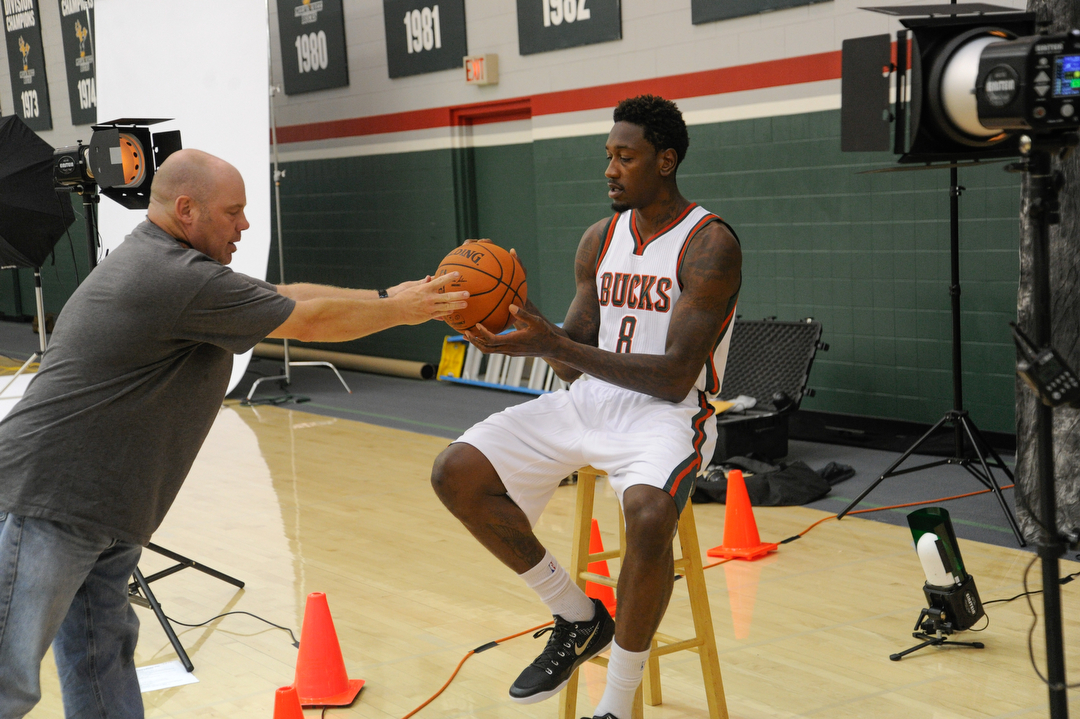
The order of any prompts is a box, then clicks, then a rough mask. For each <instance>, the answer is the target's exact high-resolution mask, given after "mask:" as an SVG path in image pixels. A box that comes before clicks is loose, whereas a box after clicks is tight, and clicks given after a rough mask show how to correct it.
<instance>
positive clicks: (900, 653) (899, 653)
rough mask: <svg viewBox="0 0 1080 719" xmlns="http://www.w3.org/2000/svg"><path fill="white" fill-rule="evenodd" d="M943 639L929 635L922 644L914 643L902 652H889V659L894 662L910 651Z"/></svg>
mask: <svg viewBox="0 0 1080 719" xmlns="http://www.w3.org/2000/svg"><path fill="white" fill-rule="evenodd" d="M944 641H945V640H944V639H938V638H937V637H931V638H930V639H927V640H926V641H925V642H923V643H922V644H916V645H915V646H913V647H912V648H911V649H905V650H904V651H902V652H897V653H896V654H890V655H889V659H892V660H893V661H894V662H898V661H900V660H901V659H903V658H904V657H906V656H907V655H908V654H911V653H912V652H917V651H919V650H920V649H922V648H923V647H929V646H933V645H936V644H941V643H943V642H944Z"/></svg>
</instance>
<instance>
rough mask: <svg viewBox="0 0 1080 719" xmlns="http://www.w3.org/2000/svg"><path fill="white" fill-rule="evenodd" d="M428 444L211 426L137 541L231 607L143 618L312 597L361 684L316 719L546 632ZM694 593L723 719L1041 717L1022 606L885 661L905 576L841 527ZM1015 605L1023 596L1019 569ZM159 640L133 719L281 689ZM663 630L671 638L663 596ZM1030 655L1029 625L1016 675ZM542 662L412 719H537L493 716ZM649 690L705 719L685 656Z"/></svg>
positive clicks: (201, 644) (262, 635)
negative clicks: (187, 669) (714, 656)
mask: <svg viewBox="0 0 1080 719" xmlns="http://www.w3.org/2000/svg"><path fill="white" fill-rule="evenodd" d="M446 444H447V440H446V439H442V438H439V437H432V436H428V435H422V434H415V433H410V432H405V431H401V430H396V429H388V428H384V427H377V426H374V425H369V424H363V423H359V422H354V421H350V420H344V419H335V418H329V417H323V416H316V415H311V414H305V413H303V412H298V411H294V410H291V409H284V408H275V407H262V408H257V409H253V408H241V407H239V406H235V405H232V406H229V407H226V408H223V409H222V411H221V414H220V416H219V418H218V421H217V423H216V424H215V426H214V429H213V431H212V432H211V435H210V437H209V439H208V440H207V442H206V445H205V446H204V448H203V451H202V454H201V455H200V457H199V460H198V461H197V462H196V464H195V467H194V469H193V471H192V473H191V475H190V477H189V478H188V480H187V484H186V485H185V487H184V489H183V491H182V492H181V493H180V496H179V498H178V500H177V502H176V505H175V506H174V508H173V510H172V512H171V513H170V514H169V516H168V518H167V519H166V520H165V523H164V525H163V526H162V528H161V529H160V531H159V532H158V533H157V535H156V536H155V537H154V541H155V542H156V543H158V544H160V545H162V546H164V547H167V548H169V549H173V550H175V551H178V552H180V553H181V554H185V555H188V556H190V557H192V558H194V559H196V560H198V561H201V562H203V563H205V564H208V565H210V566H212V567H215V568H217V569H220V570H222V571H224V572H226V573H229V574H232V575H235V576H237V577H239V578H241V579H243V580H244V581H245V582H247V587H246V588H245V589H244V590H242V591H237V590H236V589H235V588H234V587H232V586H230V585H228V584H225V583H223V582H220V581H217V580H215V579H212V578H210V577H208V576H206V575H203V574H200V573H198V572H195V571H193V570H184V571H182V572H180V573H178V574H175V575H173V576H171V577H168V578H165V579H163V580H161V581H159V582H156V583H155V584H154V585H153V588H154V590H155V592H156V594H157V596H158V598H159V600H160V601H161V602H162V605H163V606H164V608H165V610H166V612H167V613H168V614H169V615H170V616H171V617H173V618H175V619H178V620H180V621H184V622H189V623H197V622H201V621H204V620H206V619H208V618H210V617H212V616H214V615H216V614H219V613H222V612H226V611H232V610H245V611H250V612H254V613H256V614H258V615H261V616H263V617H265V618H267V619H269V620H270V621H273V622H275V623H278V624H283V625H286V626H290V627H292V628H293V629H294V631H296V633H297V635H298V636H299V632H300V625H301V622H302V619H303V611H304V604H305V598H306V596H307V594H308V593H309V592H313V591H322V592H326V594H327V596H328V599H329V605H330V609H331V612H332V613H333V617H334V621H335V623H336V626H337V631H338V635H339V638H340V641H341V646H342V651H343V654H344V656H345V662H346V666H347V668H348V672H349V675H350V676H351V677H353V678H362V679H365V680H367V686H366V687H365V688H364V690H363V692H362V693H361V694H360V696H359V698H358V700H357V702H356V703H355V704H354V705H353V706H352V707H351V708H343V709H331V710H329V711H328V712H327V716H328V717H334V716H342V717H344V716H351V717H371V718H373V719H383V718H385V717H399V718H400V717H403V716H404V715H405V714H406V713H408V712H409V711H411V710H412V709H413V708H415V707H416V706H417V705H419V704H420V703H421V702H423V701H424V700H425V699H427V698H428V697H429V696H430V695H431V694H432V693H434V692H435V691H436V690H437V689H438V688H439V687H440V686H441V685H442V684H443V682H444V681H445V680H446V679H447V677H448V676H449V675H450V673H451V671H452V670H453V669H454V667H455V666H456V665H457V663H458V661H459V660H460V659H461V658H462V656H463V655H464V654H465V653H466V652H467V651H469V650H470V649H473V648H475V647H478V646H480V645H482V644H485V643H487V642H489V641H491V640H493V639H498V638H501V637H504V636H507V635H510V634H515V633H517V632H520V631H522V630H525V629H528V628H530V627H534V626H536V625H538V624H541V623H543V622H545V621H547V620H548V619H550V616H549V615H547V614H546V612H545V609H544V607H543V605H542V604H540V602H539V601H538V600H536V599H535V597H534V596H533V595H532V593H531V592H530V591H529V590H528V589H527V588H526V587H525V586H524V584H523V583H522V582H521V581H520V580H518V579H517V578H516V577H515V576H514V575H513V574H512V573H511V572H510V571H509V570H507V569H505V568H504V567H502V566H501V565H500V564H499V563H498V562H496V560H495V559H493V558H492V557H490V556H489V555H488V554H487V553H486V552H485V551H484V550H483V549H482V548H481V547H480V546H479V545H478V544H477V543H476V542H475V541H474V540H473V539H472V538H471V537H470V536H469V535H468V534H467V533H466V531H465V530H464V529H463V528H462V527H461V526H460V525H459V524H458V523H457V522H456V520H454V519H453V518H452V517H451V516H450V515H449V514H448V513H447V512H446V511H445V510H444V509H443V507H442V506H441V505H440V504H439V502H438V500H437V499H436V498H435V497H434V495H433V494H432V492H431V489H430V486H429V484H428V475H429V471H430V467H431V463H432V460H433V459H434V458H435V456H436V455H437V454H438V453H439V451H440V450H441V449H442V448H443V447H445V446H446ZM574 491H575V490H574V488H572V487H563V488H560V489H559V490H558V491H557V492H556V494H555V498H554V500H553V501H552V503H551V505H550V506H549V508H548V511H547V513H546V514H545V515H544V517H543V519H542V520H541V523H540V525H539V526H538V527H537V533H538V534H539V536H540V537H541V539H542V540H543V541H544V542H545V543H546V544H547V545H548V546H549V547H550V548H551V550H552V551H553V552H554V553H555V554H556V556H558V557H559V558H560V560H561V561H563V562H564V563H566V562H568V560H569V551H570V549H569V548H570V537H569V526H570V520H571V515H572V512H573V499H574ZM696 512H697V521H698V527H699V535H700V539H701V545H702V547H703V548H707V547H711V546H714V545H717V544H720V543H721V540H722V535H723V512H724V508H723V507H722V506H720V505H714V504H710V505H699V506H698V507H697V508H696ZM825 516H828V515H827V514H826V513H824V512H822V511H820V510H814V509H808V508H801V507H787V508H759V509H758V510H756V517H757V522H758V527H759V529H760V532H761V535H762V537H763V538H764V539H766V540H771V541H776V540H779V539H782V538H784V537H788V536H791V535H793V534H796V533H797V532H799V531H801V530H803V529H804V528H806V527H807V526H808V525H810V524H811V523H813V522H814V521H816V520H818V519H820V518H822V517H825ZM616 517H617V515H616V504H615V498H614V495H613V494H612V493H611V491H610V489H609V488H608V487H607V486H606V485H602V487H601V489H600V490H598V498H597V518H598V520H599V522H600V527H601V531H602V534H603V537H604V540H605V543H608V542H612V541H614V540H615V537H616V536H617V519H616ZM962 551H963V553H964V559H965V562H966V564H967V567H968V569H969V571H970V572H971V573H972V574H973V575H974V576H975V578H976V581H977V582H978V587H979V590H980V593H981V595H982V598H983V600H984V601H986V600H990V599H996V598H1005V597H1011V596H1013V595H1015V594H1018V593H1019V592H1021V591H1023V587H1022V583H1021V578H1022V576H1023V573H1024V568H1025V566H1026V565H1027V564H1028V562H1029V561H1031V559H1032V558H1033V556H1034V555H1032V554H1031V553H1027V552H1021V551H1020V550H1017V549H1009V548H1003V547H998V546H992V545H989V544H980V543H977V542H970V541H964V542H963V543H962ZM167 564H168V562H167V560H164V559H163V558H161V557H160V556H158V555H154V554H152V553H149V552H147V553H146V554H144V560H143V564H142V568H143V571H144V572H146V573H147V574H149V573H150V572H152V571H156V570H158V569H161V568H163V567H165V566H167ZM1062 566H1063V574H1065V573H1070V572H1074V571H1077V570H1080V566H1078V565H1077V564H1076V563H1075V562H1069V561H1063V563H1062ZM612 569H615V567H614V566H613V567H612ZM706 578H707V581H708V585H709V594H710V601H711V604H712V613H713V619H714V622H715V626H716V634H717V643H718V648H719V652H720V662H721V669H722V671H723V676H724V682H725V688H726V691H727V703H728V708H729V711H730V714H731V716H732V717H739V718H740V719H758V718H766V717H770V718H772V717H803V716H806V717H823V718H826V717H827V718H830V719H832V718H843V717H873V718H875V719H889V718H893V717H895V718H896V719H916V718H920V717H925V718H927V719H930V718H933V719H949V718H952V717H1002V718H1004V717H1010V718H1012V717H1016V718H1021V717H1023V718H1025V719H1026V718H1032V719H1033V718H1034V717H1042V716H1046V715H1047V708H1046V707H1047V704H1046V696H1047V694H1046V691H1045V689H1044V687H1043V685H1042V684H1041V683H1040V681H1039V680H1038V679H1037V678H1036V676H1035V674H1034V672H1033V670H1032V668H1031V665H1030V663H1029V660H1028V649H1027V631H1028V627H1029V626H1030V623H1031V615H1030V613H1029V611H1028V608H1027V604H1026V603H1025V602H1024V600H1023V599H1020V600H1017V601H1014V602H1011V603H1002V604H992V605H990V607H989V608H988V613H989V617H990V620H991V621H990V625H989V627H988V628H987V630H986V631H985V632H983V633H981V634H973V633H971V632H966V633H965V634H964V635H963V636H961V637H958V638H960V639H968V640H970V639H978V640H981V641H983V642H985V643H986V648H985V649H982V650H977V649H966V648H965V649H957V648H953V649H937V648H928V649H925V650H922V651H921V652H918V653H916V654H914V655H912V656H910V657H908V658H906V659H904V660H903V661H901V662H899V663H896V662H891V661H889V658H888V655H889V654H890V653H892V652H896V651H898V650H900V649H904V648H906V647H908V646H910V645H912V644H914V643H915V640H913V639H912V638H911V627H912V624H913V623H914V620H915V618H916V617H917V616H918V613H919V609H920V608H921V607H922V606H923V598H922V593H921V589H920V588H921V585H922V583H923V574H922V570H921V568H920V566H919V562H918V558H917V557H916V555H915V552H914V551H913V550H912V548H911V539H910V534H909V533H908V531H907V530H906V529H904V528H900V527H895V526H891V525H888V524H884V523H881V522H874V521H869V520H865V519H858V518H849V519H845V520H843V521H842V522H835V521H829V522H825V523H824V524H822V525H820V526H819V527H817V528H816V529H814V530H812V531H811V532H810V533H809V534H807V535H806V536H805V537H804V538H803V539H801V540H799V541H796V542H793V543H791V544H787V545H782V546H781V548H780V551H779V552H778V553H776V554H774V555H771V556H770V557H768V558H767V559H764V560H761V561H758V562H753V563H742V562H734V563H729V564H725V565H722V566H718V567H715V568H712V569H708V570H706ZM1030 583H1031V586H1032V587H1036V586H1038V584H1039V574H1038V567H1035V568H1034V569H1033V570H1032V573H1031V577H1030ZM1076 586H1077V585H1075V584H1074V585H1066V586H1065V587H1063V603H1064V607H1065V618H1066V634H1067V638H1066V646H1068V647H1070V648H1071V651H1070V652H1069V654H1068V657H1067V660H1066V661H1067V665H1068V666H1070V667H1073V668H1074V671H1073V676H1076V672H1077V669H1076V667H1078V666H1080V652H1078V651H1076V645H1075V644H1071V645H1070V643H1069V642H1068V637H1071V636H1076V632H1077V631H1078V619H1077V617H1078V616H1080V612H1078V610H1080V593H1078V590H1076V589H1075V588H1074V587H1076ZM1035 600H1036V606H1037V607H1038V608H1039V609H1040V611H1041V600H1040V599H1039V597H1036V598H1035ZM137 612H138V614H139V617H140V619H141V621H142V635H141V638H140V641H139V646H138V651H137V657H136V659H137V663H138V664H139V665H140V666H141V665H147V664H155V663H159V662H164V661H169V660H172V659H175V655H174V653H173V651H172V648H171V646H170V645H169V643H168V640H167V639H166V638H165V635H164V633H163V632H162V630H161V627H160V626H159V625H158V624H157V622H156V620H155V618H154V616H153V614H152V613H150V611H149V610H144V609H137ZM177 629H178V630H182V631H180V632H179V635H180V638H181V640H182V642H183V644H184V646H185V647H187V650H188V652H189V653H190V655H191V658H192V660H193V661H194V663H195V675H196V676H197V677H198V679H199V682H198V683H197V684H191V685H186V686H181V687H176V688H172V689H165V690H161V691H157V692H151V693H147V694H145V695H144V699H145V702H146V707H147V716H148V717H230V718H235V717H266V718H267V719H269V717H271V716H272V713H273V701H274V690H275V688H277V687H279V686H284V685H286V684H289V683H291V681H292V677H293V668H294V664H295V659H296V654H297V653H296V649H294V648H293V646H292V645H291V643H290V641H289V638H288V635H287V634H286V633H285V632H282V631H280V630H277V629H272V628H270V627H267V626H266V625H264V624H262V623H260V622H258V621H256V620H254V619H251V618H249V617H245V616H230V617H226V618H224V619H222V620H219V621H216V622H213V623H212V624H210V625H209V626H206V627H202V628H198V629H184V628H183V627H177ZM662 630H663V631H665V632H667V633H669V634H674V635H676V636H678V635H682V634H686V635H689V631H690V616H689V610H688V603H687V599H686V594H685V589H683V588H680V587H679V586H678V585H676V589H675V593H674V596H673V598H672V602H671V606H670V608H669V610H668V614H667V617H666V618H665V620H664V625H663V627H662ZM1041 636H1042V626H1041V624H1040V626H1039V628H1038V629H1037V631H1036V637H1035V656H1036V657H1037V658H1039V657H1041V656H1042V655H1043V654H1042V652H1043V650H1042V646H1043V645H1042V641H1041ZM542 641H543V640H534V639H532V638H530V637H529V636H528V635H526V636H523V637H520V638H517V639H513V640H510V641H508V642H506V643H504V644H502V645H500V646H499V647H497V648H495V649H492V650H490V651H486V652H484V653H481V654H478V655H476V656H474V657H472V658H471V659H470V660H469V661H468V662H466V664H465V665H464V667H463V669H462V670H461V673H460V674H459V675H458V678H457V679H456V680H455V681H454V682H453V683H452V684H451V685H450V687H449V688H448V689H447V690H446V692H445V693H444V694H443V695H442V696H441V697H439V698H438V699H436V700H435V701H434V702H433V703H432V704H431V705H430V706H428V707H427V708H426V709H424V710H423V711H422V712H421V713H420V714H419V715H418V716H419V717H440V718H450V717H492V718H493V717H551V718H552V719H554V717H555V716H556V710H557V707H556V702H555V700H550V701H548V702H545V703H541V704H534V705H530V706H520V705H517V704H514V703H513V702H511V701H510V700H509V698H508V697H507V694H506V690H507V687H508V686H509V684H510V683H511V682H512V681H513V680H514V678H515V677H516V675H517V673H518V672H519V671H520V670H521V668H522V667H524V666H525V665H526V664H528V663H529V662H530V661H531V660H532V658H533V657H534V656H535V655H536V654H537V653H538V652H539V650H540V648H541V646H542ZM1040 664H1041V661H1040ZM661 676H662V679H663V696H664V704H663V705H662V706H660V707H655V708H650V707H646V716H647V717H655V718H657V719H661V718H663V719H675V718H677V717H705V716H706V715H707V712H706V710H705V697H704V692H703V690H702V688H701V684H700V682H701V675H700V671H699V665H698V660H697V657H696V656H694V655H693V654H690V653H682V654H677V655H674V656H672V657H666V658H665V659H663V660H661ZM584 680H585V681H584V683H583V690H582V692H581V694H580V696H581V703H580V706H579V710H580V711H579V714H580V715H582V716H584V715H586V714H589V713H590V712H591V709H592V707H593V705H594V703H595V702H596V701H597V700H598V699H599V698H600V695H601V693H602V691H603V682H604V670H603V669H600V668H599V667H596V666H594V665H588V666H587V667H586V669H585V670H584ZM42 682H43V692H44V699H43V701H42V703H41V705H40V706H39V707H38V708H37V709H36V710H35V711H34V712H32V713H31V714H30V716H31V717H36V718H44V717H59V716H62V709H61V704H60V698H59V686H58V683H57V678H56V672H55V668H54V667H53V665H52V659H51V657H48V658H47V659H46V663H45V665H44V666H43V672H42ZM1077 710H1078V707H1077V706H1076V705H1075V703H1074V706H1073V711H1077ZM305 714H306V715H307V716H319V711H317V710H307V711H306V712H305Z"/></svg>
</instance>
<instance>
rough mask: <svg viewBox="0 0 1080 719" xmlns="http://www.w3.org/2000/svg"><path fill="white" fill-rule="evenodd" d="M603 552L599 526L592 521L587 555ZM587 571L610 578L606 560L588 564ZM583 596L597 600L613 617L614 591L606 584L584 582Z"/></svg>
mask: <svg viewBox="0 0 1080 719" xmlns="http://www.w3.org/2000/svg"><path fill="white" fill-rule="evenodd" d="M602 551H604V542H603V540H602V539H600V525H599V524H597V523H596V520H595V519H594V520H593V521H592V531H591V532H590V533H589V554H599V553H600V552H602ZM589 571H590V572H592V573H593V574H599V575H600V576H602V577H610V576H611V574H610V573H609V572H608V568H607V560H606V559H601V560H600V561H599V562H589ZM585 596H587V597H590V598H591V599H599V600H600V601H601V602H603V603H604V606H605V607H607V610H608V614H610V615H611V616H613V617H614V616H615V590H614V589H612V588H611V587H609V586H607V585H606V584H597V583H596V582H588V581H586V582H585Z"/></svg>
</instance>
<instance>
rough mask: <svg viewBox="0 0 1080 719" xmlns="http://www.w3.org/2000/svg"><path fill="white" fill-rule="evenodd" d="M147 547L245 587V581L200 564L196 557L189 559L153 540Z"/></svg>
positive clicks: (234, 584) (193, 567) (215, 577)
mask: <svg viewBox="0 0 1080 719" xmlns="http://www.w3.org/2000/svg"><path fill="white" fill-rule="evenodd" d="M146 548H147V549H149V550H151V551H153V552H157V553H158V554H160V555H162V556H165V557H168V558H169V559H171V560H173V561H174V562H179V563H180V564H183V565H184V566H185V567H190V568H191V569H197V570H199V571H200V572H202V573H203V574H209V575H210V576H211V577H213V578H214V579H220V580H221V581H223V582H227V583H228V584H231V585H233V586H234V587H239V588H240V589H243V588H244V583H243V582H242V581H241V580H239V579H237V578H236V577H230V576H229V575H228V574H225V573H224V572H219V571H218V570H216V569H214V568H212V567H208V566H206V565H205V564H199V563H198V562H196V561H195V560H194V559H189V558H188V557H185V556H184V555H182V554H177V553H176V552H174V551H172V550H171V549H165V548H164V547H160V546H158V545H156V544H154V543H153V542H150V543H149V544H147V545H146Z"/></svg>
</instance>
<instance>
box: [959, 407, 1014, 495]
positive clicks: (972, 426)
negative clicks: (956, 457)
mask: <svg viewBox="0 0 1080 719" xmlns="http://www.w3.org/2000/svg"><path fill="white" fill-rule="evenodd" d="M969 424H970V427H969V429H970V431H971V432H972V433H974V435H975V436H976V437H977V438H978V439H979V442H981V443H982V445H983V447H984V448H985V449H986V453H987V454H989V455H990V456H991V457H993V458H994V462H996V463H997V464H996V466H997V467H998V468H999V469H1000V470H1001V471H1002V472H1004V473H1005V476H1006V477H1008V478H1009V482H1015V481H1016V477H1015V476H1013V473H1012V470H1010V469H1009V465H1007V464H1005V462H1003V461H1002V459H1001V457H1000V455H998V453H997V452H995V451H994V448H993V447H992V446H991V445H990V443H989V442H987V441H986V438H985V437H983V435H982V432H980V431H979V428H978V427H976V426H975V423H974V422H969Z"/></svg>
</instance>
